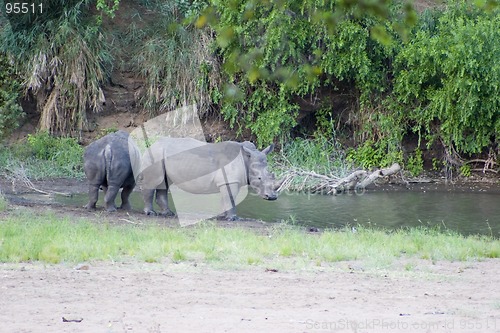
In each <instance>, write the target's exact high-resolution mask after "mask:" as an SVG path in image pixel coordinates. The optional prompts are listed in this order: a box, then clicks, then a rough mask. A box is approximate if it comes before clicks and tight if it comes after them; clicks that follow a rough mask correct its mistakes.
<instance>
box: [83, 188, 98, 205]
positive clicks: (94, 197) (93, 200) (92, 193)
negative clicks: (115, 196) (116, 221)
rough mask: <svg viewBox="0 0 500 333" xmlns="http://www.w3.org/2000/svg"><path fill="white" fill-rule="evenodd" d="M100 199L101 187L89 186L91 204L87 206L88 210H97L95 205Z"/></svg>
mask: <svg viewBox="0 0 500 333" xmlns="http://www.w3.org/2000/svg"><path fill="white" fill-rule="evenodd" d="M98 198H99V185H89V202H88V204H87V205H86V206H85V208H87V209H88V210H91V209H95V204H96V203H97V199H98Z"/></svg>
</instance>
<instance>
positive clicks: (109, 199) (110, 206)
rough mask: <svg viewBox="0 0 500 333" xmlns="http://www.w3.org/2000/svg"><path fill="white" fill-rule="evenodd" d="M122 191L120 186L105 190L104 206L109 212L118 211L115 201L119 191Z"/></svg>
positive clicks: (112, 186) (109, 187) (111, 186)
mask: <svg viewBox="0 0 500 333" xmlns="http://www.w3.org/2000/svg"><path fill="white" fill-rule="evenodd" d="M119 190H120V186H115V185H110V186H108V188H107V190H105V193H106V194H105V195H104V206H105V207H106V210H107V211H108V212H114V211H116V206H115V199H116V195H117V194H118V191H119Z"/></svg>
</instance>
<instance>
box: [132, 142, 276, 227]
mask: <svg viewBox="0 0 500 333" xmlns="http://www.w3.org/2000/svg"><path fill="white" fill-rule="evenodd" d="M273 148H274V145H270V146H269V147H267V148H266V149H264V150H262V151H259V150H257V149H256V148H255V145H253V143H250V142H248V141H247V142H243V143H239V142H234V141H225V142H220V143H209V144H207V143H205V142H201V141H198V140H195V139H191V138H165V137H164V138H161V139H159V140H158V141H157V142H155V143H154V144H153V145H152V146H151V147H150V148H149V149H148V150H146V152H145V153H144V154H143V156H142V167H141V173H140V175H139V177H138V182H139V183H140V186H141V187H142V192H143V199H144V212H145V213H146V214H147V215H156V212H155V211H154V210H153V197H154V192H155V190H156V202H157V204H158V206H159V207H160V208H161V212H160V215H164V216H173V215H174V214H173V212H172V211H171V210H170V209H169V208H168V200H167V192H168V187H169V185H172V184H175V185H176V186H178V187H179V188H180V189H181V190H183V191H186V192H190V193H194V194H211V193H221V195H222V201H223V202H222V204H223V211H224V212H225V217H226V219H227V220H236V219H237V216H236V207H235V198H236V196H237V194H238V192H239V190H240V188H241V187H242V186H245V185H250V186H251V187H252V188H253V189H254V190H255V191H256V192H257V193H258V194H259V195H260V196H261V197H262V198H264V199H266V200H276V199H277V193H276V184H275V178H274V175H273V174H271V173H270V172H269V171H268V169H267V156H266V155H267V154H269V153H270V152H271V151H272V150H273Z"/></svg>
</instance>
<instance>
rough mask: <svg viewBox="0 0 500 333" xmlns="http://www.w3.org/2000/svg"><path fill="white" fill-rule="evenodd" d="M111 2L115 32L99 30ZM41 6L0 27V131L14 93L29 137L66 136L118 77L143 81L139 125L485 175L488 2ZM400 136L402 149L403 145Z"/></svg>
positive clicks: (489, 106) (496, 98)
mask: <svg viewBox="0 0 500 333" xmlns="http://www.w3.org/2000/svg"><path fill="white" fill-rule="evenodd" d="M120 3H122V4H123V5H124V8H128V11H129V12H127V13H125V14H122V15H124V16H122V18H121V19H122V20H126V22H127V24H126V25H124V26H125V27H124V28H123V29H120V28H115V29H114V30H113V29H111V28H110V27H115V26H116V27H120V25H119V24H116V25H115V24H114V23H118V22H117V21H116V20H117V17H118V16H119V15H120V14H121V13H122V12H120V10H122V9H121V7H120ZM419 3H420V2H419V1H417V2H416V4H419ZM426 3H429V2H428V1H426ZM45 4H46V6H48V7H47V12H48V13H50V15H48V14H47V15H39V16H36V15H26V16H15V15H7V19H5V18H4V19H0V20H3V21H0V36H1V39H0V40H1V41H2V42H1V43H2V51H1V55H0V84H1V86H2V89H1V90H2V95H1V96H0V106H1V109H2V112H1V114H0V135H2V136H4V135H6V134H7V133H8V132H9V131H10V130H12V129H13V128H15V124H16V123H17V122H18V120H19V117H21V116H22V112H21V110H20V108H19V105H18V104H17V103H16V101H18V98H19V96H24V97H29V98H32V99H34V100H36V105H37V106H36V112H39V113H40V115H41V118H40V123H39V126H40V129H41V130H46V131H48V132H50V133H51V134H57V135H62V136H66V135H71V136H73V137H78V138H79V137H80V135H81V131H83V130H86V129H87V128H88V127H89V124H88V120H87V112H88V111H90V112H97V113H98V112H100V110H101V107H102V102H103V101H104V96H103V92H102V85H103V84H104V83H105V82H106V80H107V79H108V78H109V76H110V73H111V71H112V70H113V69H116V68H121V69H123V70H127V71H132V72H134V73H137V75H139V76H140V77H142V78H143V79H144V86H143V89H141V91H139V92H138V107H139V108H144V109H145V110H148V112H150V115H151V116H153V115H157V114H158V113H161V112H164V111H166V110H169V109H172V108H175V107H178V106H183V105H186V104H192V103H197V104H198V105H199V110H200V113H201V116H207V117H209V116H212V117H220V118H223V119H224V120H225V121H227V122H228V123H229V124H230V126H232V127H233V128H234V129H235V130H236V131H237V132H238V133H242V131H243V130H245V129H248V130H249V131H250V132H251V133H252V135H253V136H254V138H255V139H256V141H257V143H258V145H259V146H263V145H266V144H268V143H269V142H271V141H273V140H274V141H280V143H281V144H283V145H287V144H289V143H290V142H293V140H295V139H294V138H293V136H296V137H299V138H303V139H307V140H311V139H312V140H318V141H319V144H320V145H322V144H321V141H322V140H324V138H326V140H332V139H333V140H338V141H339V142H342V143H343V147H344V146H345V144H347V143H348V145H347V146H346V147H350V148H349V153H348V158H349V159H350V160H351V161H353V163H355V164H357V165H359V166H363V167H365V168H371V167H374V166H375V167H386V166H389V165H391V164H392V163H394V162H398V163H399V164H401V165H402V166H404V168H405V169H407V170H408V169H411V171H412V173H418V172H421V170H422V167H423V151H426V150H427V149H429V148H432V149H433V150H434V151H436V152H437V154H436V157H435V160H434V161H433V162H434V166H436V167H438V168H440V167H444V168H446V169H450V168H452V169H453V168H457V169H459V170H460V171H462V173H463V174H465V175H468V174H470V169H471V168H470V166H469V165H467V164H466V163H467V160H476V161H477V160H478V157H480V160H482V161H483V162H484V166H485V168H489V169H492V168H493V169H494V168H495V167H496V154H497V135H498V131H499V129H500V117H499V115H498V112H499V111H498V110H500V108H499V105H500V94H499V89H500V86H499V85H498V84H496V82H500V65H499V64H498V61H495V59H498V58H499V56H500V55H499V53H498V52H499V50H500V44H499V43H500V38H499V37H500V36H499V34H500V31H499V30H498V29H497V27H498V25H499V20H500V10H499V8H498V1H496V0H483V1H474V2H470V1H464V0H447V1H437V2H435V3H434V6H430V7H429V8H427V9H426V10H421V11H418V12H417V11H416V10H415V8H414V7H412V6H411V5H407V4H405V2H404V1H401V2H400V1H394V2H392V1H368V0H359V1H330V2H324V1H318V0H307V1H286V2H281V1H278V2H260V1H255V0H244V1H230V2H229V3H226V2H225V1H217V0H196V1H191V2H186V1H183V0H177V1H169V2H164V1H155V0H149V1H139V2H137V3H136V2H134V4H135V5H134V6H131V4H130V3H128V2H127V0H121V1H120V0H115V1H113V2H112V6H110V5H109V3H108V2H106V1H102V0H86V1H64V2H63V6H62V7H60V4H59V2H55V1H46V2H45ZM130 7H132V8H133V9H130ZM123 10H127V9H123ZM145 11H147V12H148V13H151V14H152V13H154V17H152V18H148V19H146V18H145V17H143V16H144V15H143V14H144V12H145ZM63 13H64V15H63ZM34 20H36V22H37V24H31V23H32V22H33V21H34ZM114 20H115V21H114ZM107 23H111V24H107ZM129 23H130V24H129ZM68 41H69V42H68ZM158 55H161V57H159V56H158ZM174 59H175V61H174ZM339 100H340V102H339ZM304 108H305V109H307V110H308V111H307V112H308V113H306V114H304V110H303V109H304ZM307 114H308V115H309V116H308V119H309V124H306V123H303V122H301V118H302V117H303V116H304V115H307ZM292 133H294V134H293V136H292ZM472 133H473V135H472ZM408 140H413V141H417V147H416V148H415V149H414V148H411V149H409V150H405V149H404V143H405V142H407V141H408Z"/></svg>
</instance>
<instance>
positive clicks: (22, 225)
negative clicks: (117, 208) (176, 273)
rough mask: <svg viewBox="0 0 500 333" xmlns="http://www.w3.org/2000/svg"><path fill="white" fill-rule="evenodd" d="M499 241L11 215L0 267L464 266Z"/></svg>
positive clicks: (0, 236)
mask: <svg viewBox="0 0 500 333" xmlns="http://www.w3.org/2000/svg"><path fill="white" fill-rule="evenodd" d="M499 256H500V241H499V240H497V239H492V238H490V237H486V236H470V237H464V236H461V235H459V234H455V233H450V232H441V231H438V230H429V229H424V228H417V229H405V230H398V231H393V232H388V231H383V230H373V229H366V228H361V227H360V228H358V231H357V232H356V233H352V232H351V231H350V229H345V230H337V231H333V230H332V231H326V232H323V233H319V234H308V233H305V232H303V231H302V230H300V229H297V228H296V227H293V226H289V225H286V224H279V225H276V226H274V227H270V228H269V229H268V230H267V233H266V234H262V233H257V232H255V231H252V230H247V229H244V228H221V227H218V226H216V225H214V224H213V223H210V222H207V223H201V224H198V225H196V226H195V227H192V228H180V227H165V226H159V225H156V224H154V225H153V224H141V225H116V224H112V223H110V222H106V221H104V222H91V221H89V220H85V219H82V218H80V219H74V218H61V217H57V216H55V215H54V214H53V213H51V212H50V211H49V212H44V213H36V214H35V213H33V212H30V211H28V212H23V213H16V212H8V213H7V214H5V213H4V217H2V218H1V219H0V262H28V261H41V262H47V263H60V262H71V263H76V262H81V261H93V260H97V261H110V260H114V261H116V260H126V259H127V258H131V257H133V258H135V259H137V260H139V261H143V262H163V261H164V260H170V261H172V262H184V261H188V262H189V261H192V262H203V263H207V264H212V265H217V266H222V267H241V266H248V265H259V266H267V265H273V267H288V268H293V267H295V268H297V267H303V266H318V265H322V264H328V263H332V262H338V261H346V260H367V261H370V262H372V263H374V265H378V266H383V265H389V264H390V263H391V262H393V261H394V260H396V259H398V258H401V257H406V258H421V259H429V260H432V261H436V260H448V261H465V260H472V259H482V258H498V257H499Z"/></svg>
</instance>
